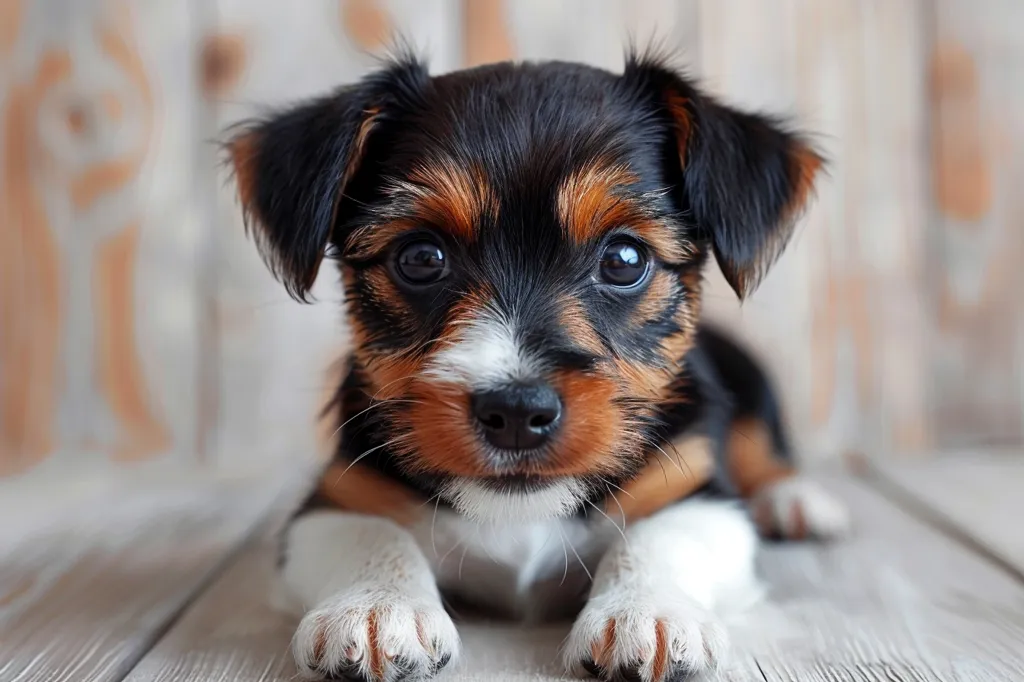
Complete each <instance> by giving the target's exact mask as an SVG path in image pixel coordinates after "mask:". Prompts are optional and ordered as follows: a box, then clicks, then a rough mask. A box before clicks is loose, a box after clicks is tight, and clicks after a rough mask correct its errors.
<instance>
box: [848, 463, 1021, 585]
mask: <svg viewBox="0 0 1024 682" xmlns="http://www.w3.org/2000/svg"><path fill="white" fill-rule="evenodd" d="M853 473H854V475H855V476H856V477H858V478H860V479H861V480H862V481H864V483H865V484H866V485H867V486H868V487H869V488H870V489H871V490H874V491H875V492H876V493H878V494H879V495H881V496H882V497H884V498H885V499H886V500H888V501H889V502H891V503H893V504H894V505H896V506H897V507H899V508H900V509H902V510H903V511H904V512H906V513H907V514H908V515H909V516H911V517H913V518H914V519H916V520H917V521H920V522H921V523H923V524H925V525H926V526H928V527H929V528H931V529H933V530H935V531H936V532H938V533H941V534H942V535H943V536H944V537H946V538H947V539H949V540H952V541H953V542H955V543H957V544H958V545H960V546H961V547H963V548H964V549H966V550H968V551H970V552H971V553H973V554H975V555H977V556H979V557H981V558H982V559H984V560H985V561H987V562H988V563H990V564H993V565H994V566H996V567H997V568H998V569H1000V570H1001V571H1003V572H1004V573H1007V574H1008V575H1009V576H1010V577H1011V578H1013V579H1014V580H1015V581H1017V582H1019V583H1021V585H1024V571H1022V570H1021V569H1020V568H1018V567H1017V566H1015V565H1014V564H1013V562H1011V561H1009V560H1007V559H1005V558H1004V557H1002V556H1000V555H999V553H998V552H996V551H994V550H992V549H991V548H990V547H988V546H987V545H986V544H985V543H984V542H983V541H981V540H978V539H977V538H975V537H974V536H973V535H972V534H971V533H970V531H969V530H967V529H965V528H964V527H963V526H962V525H961V524H960V523H958V522H957V521H956V520H955V519H953V518H950V517H949V516H948V515H947V514H945V513H943V512H942V511H941V510H939V509H937V508H936V507H935V506H934V505H932V504H930V503H929V502H927V501H925V500H923V499H921V498H920V497H919V496H918V495H915V494H914V493H913V491H911V490H908V489H907V488H906V487H905V486H903V485H901V484H900V483H899V482H897V481H895V480H893V479H892V478H891V477H889V476H887V475H886V474H885V472H884V471H882V470H880V469H879V468H878V467H875V466H873V465H872V464H871V462H870V461H865V462H864V463H863V466H858V467H856V470H854V471H853Z"/></svg>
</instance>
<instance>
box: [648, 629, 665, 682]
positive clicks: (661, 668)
mask: <svg viewBox="0 0 1024 682" xmlns="http://www.w3.org/2000/svg"><path fill="white" fill-rule="evenodd" d="M667 669H668V627H667V626H666V625H665V621H664V620H663V619H661V618H659V619H658V620H657V621H656V622H655V623H654V666H653V668H652V669H651V679H652V680H656V681H660V680H661V679H662V678H663V677H664V676H665V670H667Z"/></svg>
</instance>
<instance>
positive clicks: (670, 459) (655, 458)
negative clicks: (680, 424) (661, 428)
mask: <svg viewBox="0 0 1024 682" xmlns="http://www.w3.org/2000/svg"><path fill="white" fill-rule="evenodd" d="M662 449H663V450H664V451H665V452H664V454H663V453H661V452H657V451H655V452H654V453H653V454H649V455H648V457H647V459H648V462H647V466H645V467H644V469H643V470H642V471H641V472H640V475H639V476H637V477H636V478H634V479H633V480H632V481H630V482H629V483H628V484H626V485H624V486H623V490H624V491H625V493H620V494H617V495H616V496H615V497H616V498H617V499H618V503H616V502H615V500H609V501H608V502H606V503H605V512H606V513H607V514H608V515H609V516H611V515H612V514H624V515H625V517H626V520H627V521H631V520H634V519H642V518H644V517H647V516H650V515H651V514H653V513H655V512H656V511H658V510H660V509H664V508H665V507H666V506H668V505H670V504H672V503H673V502H676V501H678V500H681V499H683V498H684V497H686V496H687V495H690V494H691V493H693V492H694V491H695V490H697V489H698V488H700V487H701V486H702V485H704V484H705V483H707V482H708V481H709V480H710V479H711V473H712V471H714V464H715V462H714V455H713V453H712V451H711V442H710V440H709V439H708V438H706V437H704V436H682V437H680V438H679V439H677V440H676V441H673V443H672V447H671V448H662ZM666 456H667V460H666ZM620 505H621V506H622V509H621V510H620V509H619V506H620ZM613 518H614V517H613Z"/></svg>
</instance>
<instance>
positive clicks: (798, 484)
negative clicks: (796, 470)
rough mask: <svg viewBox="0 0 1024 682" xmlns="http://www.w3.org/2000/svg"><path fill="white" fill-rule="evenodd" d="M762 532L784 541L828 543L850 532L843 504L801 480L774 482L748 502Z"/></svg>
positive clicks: (808, 480) (795, 477) (815, 484)
mask: <svg viewBox="0 0 1024 682" xmlns="http://www.w3.org/2000/svg"><path fill="white" fill-rule="evenodd" d="M751 506H752V508H753V509H754V510H755V516H756V517H757V518H758V519H759V520H760V522H761V525H762V526H763V528H762V530H764V531H766V532H769V533H778V534H780V535H781V536H782V537H784V538H802V537H804V536H807V537H811V538H817V539H821V540H827V539H831V538H836V537H841V536H843V535H845V534H846V533H848V532H849V530H850V512H849V510H847V508H846V505H844V504H843V503H842V501H840V500H838V499H836V497H835V496H833V495H832V494H831V493H830V492H828V491H827V490H825V489H824V488H823V487H822V486H820V485H818V484H817V483H816V482H814V481H812V480H810V479H808V478H805V477H803V476H793V477H791V478H784V479H782V480H779V481H776V482H775V483H773V484H771V485H770V486H768V487H766V488H765V489H764V490H762V491H761V492H760V493H758V495H757V497H755V498H754V500H753V501H752V502H751Z"/></svg>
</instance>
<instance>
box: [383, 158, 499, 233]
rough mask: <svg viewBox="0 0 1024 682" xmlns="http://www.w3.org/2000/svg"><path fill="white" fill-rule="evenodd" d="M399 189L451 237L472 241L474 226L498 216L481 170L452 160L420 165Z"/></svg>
mask: <svg viewBox="0 0 1024 682" xmlns="http://www.w3.org/2000/svg"><path fill="white" fill-rule="evenodd" d="M409 179H410V182H408V183H401V184H400V189H403V190H405V191H406V192H409V193H410V194H412V196H413V198H414V199H415V201H416V204H417V210H418V212H420V213H422V215H423V217H424V219H425V220H426V221H428V222H429V223H432V224H434V225H435V226H437V227H440V228H443V229H446V230H449V231H450V232H451V233H452V235H453V236H454V237H457V238H459V239H466V240H472V239H474V238H475V237H476V230H477V225H478V224H479V222H480V221H481V220H482V219H484V218H488V219H490V220H495V219H497V217H498V197H497V195H496V194H495V193H494V190H493V188H492V187H491V186H490V184H489V183H488V181H487V177H486V176H485V175H484V173H483V171H482V170H481V169H480V168H475V167H474V168H465V167H463V166H461V165H459V164H458V163H456V162H455V161H451V160H446V161H443V162H440V163H432V164H429V165H423V166H420V167H419V168H417V169H416V170H414V171H413V172H412V173H411V174H410V176H409Z"/></svg>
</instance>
